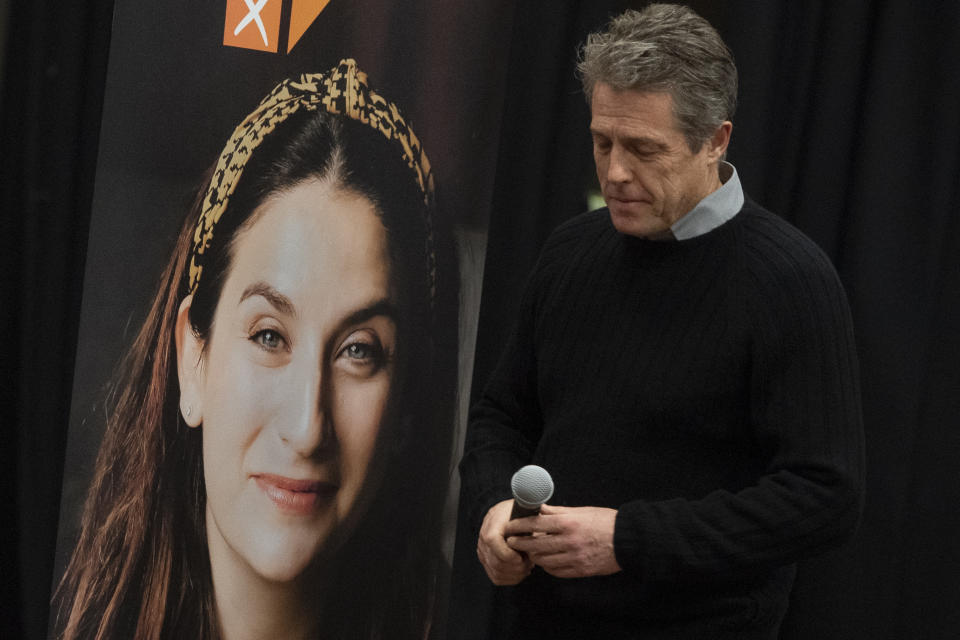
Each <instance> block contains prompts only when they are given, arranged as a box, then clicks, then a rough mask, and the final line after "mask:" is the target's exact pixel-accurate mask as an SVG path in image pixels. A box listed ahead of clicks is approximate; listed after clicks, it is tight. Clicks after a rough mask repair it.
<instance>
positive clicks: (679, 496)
mask: <svg viewBox="0 0 960 640" xmlns="http://www.w3.org/2000/svg"><path fill="white" fill-rule="evenodd" d="M862 456H863V443H862V420H861V414H860V399H859V387H858V374H857V363H856V355H855V350H854V342H853V332H852V328H851V322H850V314H849V311H848V308H847V302H846V298H845V296H844V292H843V289H842V287H841V285H840V283H839V281H838V279H837V276H836V273H835V272H834V270H833V268H832V266H831V265H830V263H829V261H828V259H827V258H826V257H825V256H824V255H823V254H822V252H821V251H820V250H819V249H818V248H817V247H816V246H815V245H814V244H813V243H812V242H811V241H810V240H809V239H807V238H806V237H805V236H803V235H802V234H801V233H800V232H799V231H797V230H796V229H794V228H793V227H791V226H789V225H788V224H787V223H785V222H784V221H782V220H781V219H780V218H778V217H776V216H774V215H773V214H771V213H769V212H767V211H765V210H763V209H761V208H760V207H759V206H757V205H756V204H754V203H752V202H750V201H749V200H748V201H747V204H745V205H744V208H743V209H742V210H741V211H740V213H739V214H738V215H737V216H735V217H734V218H733V219H732V220H730V221H729V222H727V223H725V224H724V225H722V226H721V227H719V228H717V229H715V230H713V231H711V232H709V233H707V234H705V235H702V236H699V237H697V238H694V239H691V240H686V241H680V242H654V241H649V240H643V239H639V238H633V237H630V236H625V235H622V234H620V233H618V232H617V231H616V230H615V229H614V228H613V226H612V224H611V222H610V217H609V213H608V212H607V211H606V210H600V211H594V212H591V213H587V214H584V215H581V216H579V217H577V218H575V219H573V220H571V221H569V222H567V223H565V224H564V225H562V226H561V227H560V228H558V229H557V230H556V231H555V232H554V233H553V235H552V236H551V237H550V239H549V240H548V242H547V244H546V246H545V248H544V250H543V252H542V254H541V256H540V259H539V262H538V264H537V267H536V269H535V270H534V272H533V274H532V276H531V278H530V281H529V284H528V287H527V291H526V293H525V295H524V298H523V300H522V302H521V305H520V315H519V321H518V324H517V327H516V330H515V332H514V334H513V336H512V338H511V340H510V342H509V344H508V345H507V346H506V350H505V353H504V355H503V358H502V360H501V362H500V365H499V367H498V368H497V370H496V371H495V373H494V375H493V376H492V378H491V380H490V381H489V384H488V386H487V388H486V391H485V393H484V395H483V397H482V399H481V400H480V402H479V403H478V404H477V405H476V406H475V407H474V408H473V411H472V412H471V417H470V426H469V430H468V435H467V443H466V447H465V453H464V457H463V460H462V462H461V476H462V481H463V484H464V493H463V496H464V499H465V500H466V504H464V505H463V508H466V509H468V510H469V511H468V513H469V514H470V521H471V522H472V523H473V525H474V527H475V530H476V531H478V530H479V526H480V522H481V521H482V519H483V516H484V514H485V513H486V511H487V509H488V508H489V507H491V506H492V505H493V504H495V503H496V502H498V501H500V500H504V499H507V498H509V497H510V493H509V479H510V476H511V474H512V473H513V472H514V471H515V470H516V469H518V468H519V467H520V466H522V465H524V464H529V463H535V464H539V465H541V466H543V467H545V468H546V469H547V470H548V471H549V472H550V473H551V474H552V475H553V478H554V481H555V484H556V492H555V495H554V498H553V499H552V500H551V502H552V503H553V504H557V505H566V506H584V505H591V506H603V507H611V508H615V509H618V510H619V512H618V515H617V520H616V529H615V534H614V547H615V553H616V556H617V560H618V562H619V563H620V566H621V567H623V571H622V572H620V573H618V574H615V575H613V576H606V577H600V578H586V579H558V578H553V577H551V576H549V575H547V574H546V573H544V572H542V571H539V570H537V571H535V572H534V574H533V575H531V576H530V577H529V578H528V579H527V580H525V581H524V582H523V583H521V585H520V586H518V587H516V588H515V589H513V591H515V593H514V594H513V597H514V598H515V599H516V601H517V602H518V603H519V604H518V606H519V607H520V608H521V609H522V610H523V611H524V616H523V619H524V620H526V621H527V622H529V624H528V625H527V626H528V627H529V629H528V632H517V635H518V637H608V638H615V637H645V638H646V637H651V638H660V637H664V638H697V637H704V638H714V637H727V636H725V635H723V634H724V633H727V634H728V635H729V637H736V638H775V637H776V630H777V628H778V626H779V623H780V620H781V618H782V616H783V614H784V612H785V609H786V603H787V597H788V595H789V591H790V588H791V585H792V582H793V575H794V572H795V571H794V563H795V562H796V561H797V560H798V559H800V558H803V557H804V556H807V555H809V554H811V553H815V552H817V551H819V550H821V549H823V548H824V547H826V546H829V545H832V544H835V543H837V542H839V541H841V540H842V539H843V538H845V537H846V536H847V535H849V534H850V532H851V531H852V529H853V528H854V526H855V524H856V522H857V519H858V515H859V510H860V505H861V485H862V474H863V466H862ZM578 625H579V626H578ZM532 630H537V632H536V633H535V632H533V631H532Z"/></svg>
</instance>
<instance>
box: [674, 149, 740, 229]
mask: <svg viewBox="0 0 960 640" xmlns="http://www.w3.org/2000/svg"><path fill="white" fill-rule="evenodd" d="M720 181H721V182H722V183H723V184H722V185H721V186H720V188H719V189H717V190H716V191H714V192H713V193H710V194H709V195H707V197H705V198H704V199H703V200H701V201H700V202H698V203H697V206H695V207H694V208H693V209H691V210H690V211H688V212H687V213H686V214H685V215H683V216H681V217H680V219H679V220H677V221H676V222H674V223H673V225H672V226H671V227H670V231H671V232H672V233H673V237H674V238H676V239H677V240H689V239H691V238H696V237H697V236H701V235H703V234H705V233H707V232H708V231H712V230H713V229H716V228H717V227H719V226H720V225H722V224H723V223H724V222H726V221H727V220H730V219H731V218H733V216H735V215H737V213H738V212H739V211H740V209H742V208H743V187H741V186H740V178H739V177H738V176H737V170H736V168H734V166H733V165H732V164H730V163H729V162H721V163H720Z"/></svg>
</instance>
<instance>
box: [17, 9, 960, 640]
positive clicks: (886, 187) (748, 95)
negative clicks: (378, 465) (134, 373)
mask: <svg viewBox="0 0 960 640" xmlns="http://www.w3.org/2000/svg"><path fill="white" fill-rule="evenodd" d="M628 4H630V3H626V2H612V1H609V0H608V1H606V2H604V1H601V0H583V1H582V2H574V1H569V2H559V1H557V0H549V1H548V0H539V1H530V0H524V2H518V3H517V4H516V17H515V21H514V29H513V33H512V34H504V38H503V46H510V48H511V50H510V59H511V65H510V70H509V77H508V79H507V81H508V91H507V101H506V104H505V112H504V118H503V125H502V129H501V132H500V138H501V146H500V148H501V152H500V157H499V160H498V165H497V168H496V172H497V173H496V175H497V180H496V191H495V196H494V206H493V210H492V212H491V225H490V234H491V237H490V242H489V246H488V251H487V259H486V267H485V282H484V291H483V304H482V310H481V324H480V334H479V337H478V347H477V368H476V372H475V378H474V389H475V390H476V389H479V388H480V387H481V386H482V384H483V381H484V380H485V379H486V376H487V375H488V374H489V371H490V368H491V367H492V366H493V364H494V362H495V361H496V358H497V352H498V351H499V345H501V344H502V342H503V340H504V336H505V335H506V334H507V332H508V331H509V328H510V324H511V322H512V313H513V310H514V307H515V304H514V302H515V300H516V299H517V296H518V295H519V292H520V290H521V289H522V287H523V283H524V282H525V279H526V274H527V272H528V271H529V269H530V267H531V266H532V264H533V261H534V260H535V259H536V254H537V251H538V249H539V247H540V245H541V243H542V242H543V240H544V238H545V237H546V235H547V234H548V233H549V231H550V229H551V228H553V227H554V226H555V225H556V224H558V223H559V222H561V221H562V220H564V219H566V218H568V217H570V216H572V215H575V214H576V213H579V212H580V211H581V210H583V208H584V207H585V200H584V191H585V189H586V188H587V187H588V186H589V185H590V184H591V180H592V178H591V177H590V176H591V174H592V166H591V157H590V143H589V138H588V136H587V134H586V126H587V122H588V118H589V115H588V110H587V108H586V105H585V104H584V102H583V99H582V97H581V96H580V94H579V88H578V85H577V83H576V81H575V80H574V78H573V75H572V68H573V62H574V51H575V48H576V45H577V44H578V43H579V42H580V41H582V39H583V37H584V35H585V34H586V33H587V32H588V31H589V30H592V29H595V28H597V27H598V26H600V25H601V24H602V23H603V22H604V21H605V19H606V17H607V16H608V15H609V14H611V13H614V12H617V11H619V10H621V9H622V8H624V7H625V6H627V5H628ZM692 4H693V6H694V7H695V8H696V9H697V10H698V11H700V12H701V13H702V14H703V15H704V16H706V17H707V18H708V19H710V20H711V21H712V22H713V23H714V24H715V25H716V26H717V27H718V29H719V30H720V31H721V33H722V34H723V36H724V38H725V39H726V40H727V42H728V44H729V45H730V46H731V48H732V49H733V51H734V54H735V56H736V58H737V62H738V66H739V68H740V72H741V91H740V100H741V106H740V109H739V112H738V114H737V117H736V118H735V121H734V124H735V126H734V137H733V144H732V146H731V150H730V159H731V161H732V162H734V164H736V166H737V168H738V170H739V172H740V174H741V179H742V181H743V183H744V186H745V188H746V190H747V191H748V193H750V194H751V196H752V197H754V198H755V199H756V200H758V201H759V202H761V203H763V204H765V205H766V206H767V207H769V208H771V209H773V210H774V211H776V212H778V213H779V214H781V215H783V216H784V217H785V218H786V219H788V220H790V221H791V222H793V223H794V224H796V225H797V226H799V227H800V228H801V229H803V230H804V231H805V232H806V233H807V234H808V235H810V236H811V237H812V238H813V239H814V240H816V241H817V242H818V243H819V244H820V245H821V246H822V247H823V248H824V250H825V251H827V253H828V254H829V255H830V256H831V258H832V259H833V260H834V262H835V264H836V266H837V268H838V270H839V272H840V275H841V278H842V279H843V282H844V284H845V286H846V287H847V291H848V294H849V296H850V301H851V305H852V308H853V313H854V320H855V322H856V327H857V332H858V345H859V352H860V361H861V369H862V378H863V391H864V416H865V423H866V429H867V456H868V478H867V500H866V506H865V511H864V515H863V521H862V525H861V527H860V530H859V533H858V534H857V536H856V537H855V539H854V540H852V541H851V542H850V543H849V544H848V545H846V546H844V547H843V548H841V549H838V550H836V551H833V552H830V553H829V554H827V555H825V556H822V557H820V558H816V559H812V560H810V561H808V562H806V563H804V564H803V565H802V566H801V571H800V575H799V578H798V582H797V586H796V588H795V591H794V596H793V602H792V606H791V611H790V613H789V614H788V618H787V620H786V622H785V629H784V634H783V635H784V637H785V638H791V639H792V638H818V639H820V638H824V639H829V638H836V639H838V640H839V639H843V640H848V639H855V638H864V639H867V638H869V639H874V638H889V639H891V640H894V639H896V640H900V639H904V638H916V639H939V638H951V637H955V635H956V630H957V629H960V607H958V606H957V603H958V602H960V508H958V505H960V481H958V477H957V471H956V469H957V467H958V461H960V429H957V428H955V425H956V424H957V422H958V420H957V417H956V416H958V415H960V337H958V336H960V260H958V258H957V256H958V255H960V251H958V249H960V229H958V221H957V215H958V214H957V209H958V205H960V86H958V85H960V63H958V62H957V61H958V59H960V5H958V4H957V3H955V2H953V1H951V0H944V1H941V2H936V1H931V2H926V3H913V2H908V1H906V0H902V1H901V0H898V1H892V0H891V1H888V2H879V1H875V0H874V1H861V2H818V1H814V0H811V1H810V2H803V3H797V2H788V1H787V0H783V1H778V2H761V1H755V2H747V1H739V2H738V1H727V2H722V3H721V2H706V1H705V0H701V1H699V2H693V3H692ZM111 12H112V2H109V1H107V0H88V1H87V2H72V3H56V2H52V1H51V0H34V1H32V2H28V1H26V0H22V1H16V2H13V3H12V4H11V5H10V6H9V15H8V19H7V26H8V33H7V38H6V52H5V60H4V75H3V86H2V91H3V94H2V101H0V109H2V111H0V150H2V153H0V178H2V185H3V188H2V200H0V202H2V210H0V224H2V229H0V243H2V246H0V270H2V274H3V277H2V279H0V282H2V287H3V289H2V296H0V331H2V333H0V335H3V336H4V337H5V338H6V339H5V341H4V348H3V349H2V351H0V354H2V357H0V375H2V378H0V416H2V418H0V419H2V427H3V437H2V441H0V442H2V445H0V474H2V475H0V492H2V493H0V499H2V505H3V522H2V524H0V532H2V539H0V590H2V591H0V602H3V603H4V606H3V615H2V616H0V637H3V638H19V637H25V638H41V637H43V636H44V635H45V632H46V619H47V602H48V598H49V590H50V586H51V585H50V580H51V577H52V566H53V556H54V545H55V540H56V521H57V513H58V508H59V495H60V481H61V469H62V464H63V452H64V448H65V444H66V425H67V422H68V416H69V406H68V404H69V398H70V392H71V376H72V372H73V353H74V349H75V346H76V326H77V318H78V315H79V308H80V291H81V286H82V281H81V280H82V273H83V261H84V250H85V245H86V235H87V227H88V223H89V215H90V211H89V209H90V200H91V194H92V186H93V175H92V174H93V167H94V164H95V162H94V161H95V158H96V141H97V132H98V128H99V115H100V105H101V102H102V97H103V78H104V73H105V69H106V55H107V50H108V45H109V35H110V34H109V28H110V16H111ZM0 24H2V23H0ZM468 538H469V536H463V537H462V538H461V540H459V541H458V549H457V555H458V559H463V560H464V563H463V564H462V566H465V567H469V566H471V565H470V563H474V571H473V576H472V577H474V578H478V577H479V578H480V579H481V580H479V581H477V584H479V585H481V586H482V575H481V576H478V575H477V570H478V565H476V564H475V563H476V560H475V553H474V546H475V541H473V540H469V539H468ZM467 573H469V571H467ZM488 593H489V591H488ZM476 595H477V594H472V595H470V597H469V600H462V599H461V600H459V601H458V602H459V603H460V604H459V612H458V613H459V614H460V615H461V617H459V618H458V617H456V615H457V614H455V616H454V617H452V618H451V619H453V620H457V621H458V626H460V627H461V628H472V629H474V630H478V629H482V628H484V626H485V624H486V620H484V615H485V612H486V609H484V607H483V601H482V600H477V599H475V596H476ZM455 597H461V596H457V594H455Z"/></svg>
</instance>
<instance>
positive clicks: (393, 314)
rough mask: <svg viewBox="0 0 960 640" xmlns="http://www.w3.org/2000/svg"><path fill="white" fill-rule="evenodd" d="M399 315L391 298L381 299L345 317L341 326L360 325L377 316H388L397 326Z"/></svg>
mask: <svg viewBox="0 0 960 640" xmlns="http://www.w3.org/2000/svg"><path fill="white" fill-rule="evenodd" d="M397 315H398V312H397V307H396V305H394V304H393V302H391V301H390V299H389V298H381V299H380V300H377V301H376V302H373V303H371V304H368V305H365V306H363V307H361V308H359V309H357V310H356V311H352V312H350V313H349V314H347V315H346V316H344V318H343V320H342V321H341V322H340V326H349V325H353V324H359V323H361V322H365V321H367V320H369V319H370V318H375V317H377V316H386V317H388V318H390V320H392V321H393V322H394V324H396V322H397Z"/></svg>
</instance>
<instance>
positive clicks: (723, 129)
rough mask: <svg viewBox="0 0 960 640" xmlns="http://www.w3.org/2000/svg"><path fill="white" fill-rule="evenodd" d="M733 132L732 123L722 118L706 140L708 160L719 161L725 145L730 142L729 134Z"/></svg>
mask: <svg viewBox="0 0 960 640" xmlns="http://www.w3.org/2000/svg"><path fill="white" fill-rule="evenodd" d="M732 132H733V123H732V122H730V121H729V120H724V121H723V122H722V123H720V126H719V127H717V128H716V129H715V130H714V132H713V135H712V136H710V139H709V140H707V153H708V154H709V157H710V162H719V161H720V160H722V159H723V156H724V154H725V153H726V152H727V146H728V145H729V144H730V134H731V133H732Z"/></svg>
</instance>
